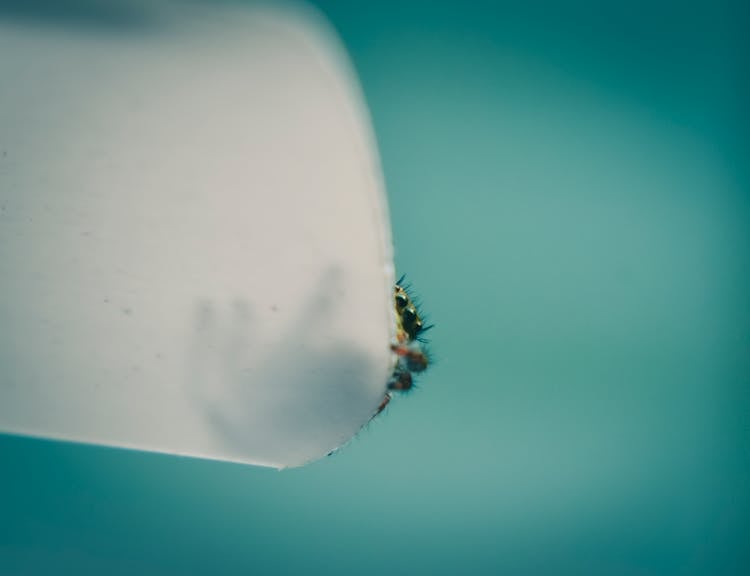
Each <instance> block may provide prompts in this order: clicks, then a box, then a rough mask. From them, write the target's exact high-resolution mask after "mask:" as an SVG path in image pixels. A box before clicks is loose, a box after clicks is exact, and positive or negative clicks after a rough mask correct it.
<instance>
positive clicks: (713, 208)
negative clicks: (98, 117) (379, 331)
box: [0, 0, 750, 575]
mask: <svg viewBox="0 0 750 576" xmlns="http://www.w3.org/2000/svg"><path fill="white" fill-rule="evenodd" d="M318 5H319V6H320V8H321V9H322V11H323V12H324V13H325V14H326V15H327V16H328V17H329V18H330V19H331V21H332V23H333V25H334V26H335V28H336V29H337V30H338V32H339V33H340V34H341V36H342V38H343V41H344V43H345V45H346V46H347V48H348V50H349V51H350V55H351V58H352V60H353V62H354V66H355V68H356V70H357V72H358V74H359V76H360V79H361V82H362V85H363V88H364V92H365V96H366V99H367V102H368V105H369V107H370V110H371V114H372V117H373V122H374V127H375V132H376V134H377V138H378V143H379V147H380V152H381V155H382V163H383V169H384V173H385V178H386V182H387V187H388V193H389V200H390V208H391V212H392V221H393V233H394V239H395V243H396V248H397V258H396V261H397V268H398V270H399V271H400V272H407V273H408V275H409V278H410V280H411V281H412V282H413V284H414V287H415V289H416V291H417V292H418V293H419V295H420V296H421V297H422V300H423V302H424V309H425V311H426V312H427V313H428V314H429V316H430V319H431V320H432V321H434V322H435V323H436V324H437V326H436V328H435V329H434V330H433V332H432V334H431V336H432V340H433V350H434V355H435V358H436V364H435V366H434V367H433V368H432V369H431V370H430V371H429V372H428V373H427V374H425V375H424V377H423V378H422V379H421V380H420V388H419V390H417V391H416V392H415V393H413V394H412V395H410V396H409V397H407V398H403V399H399V401H398V402H394V403H393V404H392V406H391V407H389V409H388V413H387V414H386V415H385V416H384V417H383V418H380V419H378V420H377V421H375V422H374V423H373V424H372V425H371V426H369V427H368V428H367V429H365V430H364V431H363V432H362V433H361V434H360V435H359V436H358V437H357V438H356V439H355V440H354V441H353V442H352V443H351V444H350V445H349V446H348V447H347V448H346V449H344V450H342V451H341V452H339V453H338V454H336V455H334V456H332V457H330V458H327V459H324V460H323V461H320V462H316V463H314V464H312V465H310V466H307V467H305V468H301V469H293V470H287V471H283V472H276V471H273V470H267V469H261V468H252V467H246V466H239V465H233V464H224V463H216V462H206V461H200V460H191V459H180V458H176V457H167V456H162V455H154V454H142V453H136V452H128V451H120V450H109V449H103V448H95V447H87V446H78V445H70V444H64V443H53V442H43V441H38V440H30V439H24V438H17V437H11V436H0V461H1V462H2V464H1V467H0V488H1V490H0V574H99V573H102V574H104V573H106V574H185V573H206V574H208V573H245V574H276V573H278V574H286V573H313V574H317V573H321V574H384V573H386V574H394V575H395V574H422V573H424V574H462V573H470V574H498V573H505V574H514V575H522V574H556V575H557V574H613V575H619V574H623V575H624V574H628V575H629V574H659V575H661V574H717V575H718V574H726V575H730V574H734V575H740V574H747V573H750V482H749V480H750V301H749V299H748V293H749V289H750V274H749V267H748V264H750V242H749V240H750V188H749V185H750V165H749V163H748V158H749V155H748V152H749V151H750V150H749V148H750V146H749V140H748V135H749V130H748V129H749V128H750V114H749V113H748V112H749V110H750V108H749V107H748V104H747V102H750V89H749V88H750V83H749V78H750V76H748V72H749V71H750V66H749V62H748V54H750V50H749V49H748V48H750V47H748V46H747V44H748V39H749V38H750V36H749V35H748V33H747V30H748V29H749V24H750V19H748V10H747V9H746V8H744V3H742V2H729V1H718V2H716V1H714V2H709V1H704V2H692V3H691V2H667V1H657V2H638V1H636V2H634V1H627V2H625V1H616V2H610V3H599V2H583V1H580V0H578V1H573V2H566V3H554V2H515V3H489V2H474V3H470V2H377V3H370V4H363V3H355V2H345V1H325V0H322V1H321V2H319V3H318ZM0 17H5V18H17V19H20V20H29V21H45V22H46V23H49V24H52V25H58V24H60V25H74V26H82V27H103V28H106V27H117V26H121V25H122V26H137V25H138V21H137V18H135V19H134V18H132V17H131V15H128V14H126V13H125V12H122V11H118V10H117V9H113V10H111V11H110V10H109V9H105V8H102V5H101V4H100V3H96V2H86V1H83V0H79V1H77V2H69V3H66V4H65V6H64V8H60V5H59V4H56V3H44V2H30V3H22V2H18V3H2V4H0Z"/></svg>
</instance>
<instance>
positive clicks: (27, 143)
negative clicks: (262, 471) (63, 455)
mask: <svg viewBox="0 0 750 576" xmlns="http://www.w3.org/2000/svg"><path fill="white" fill-rule="evenodd" d="M133 10H136V11H139V12H138V14H139V18H138V19H135V23H134V24H132V25H125V26H124V27H123V28H122V29H116V30H109V29H106V28H105V29H103V30H98V29H96V27H95V26H92V27H91V28H87V27H85V26H83V27H81V26H75V25H69V24H66V23H63V24H59V25H57V24H54V23H52V24H50V23H38V22H20V23H19V22H18V21H8V20H3V19H2V18H0V78H2V82H0V431H5V432H10V433H17V434H26V435H33V436H41V437H47V438H55V439H63V440H74V441H81V442H88V443H95V444H103V445H111V446H121V447H130V448H135V449H141V450H151V451H159V452H167V453H172V454H182V455H190V456H199V457H205V458H215V459H222V460H232V461H239V462H247V463H252V464H259V465H267V466H274V467H286V466H294V465H300V464H303V463H305V462H308V461H310V460H313V459H316V458H319V457H321V456H324V455H325V454H327V453H328V452H330V451H331V450H333V449H335V448H337V447H340V446H341V445H342V444H344V443H345V442H347V441H348V440H349V439H350V438H351V437H352V436H353V435H354V434H356V432H357V431H358V430H359V428H360V427H361V426H362V425H363V424H365V423H366V422H367V421H368V419H369V418H370V416H371V415H372V414H373V412H374V411H375V410H376V408H377V406H378V404H379V403H380V402H381V400H382V399H383V395H384V393H385V387H386V381H387V378H388V376H389V372H390V370H391V369H392V358H391V353H390V350H389V343H390V341H391V338H392V330H393V318H392V310H391V303H390V297H391V289H392V285H393V265H392V250H391V240H390V230H389V221H388V214H387V207H386V201H385V196H384V192H383V186H382V179H381V172H380V167H379V164H378V158H377V153H376V148H375V145H374V139H373V137H372V133H371V128H370V125H369V120H368V116H367V114H366V110H365V107H364V106H363V102H362V97H361V95H360V92H359V90H358V86H357V83H356V80H355V78H354V76H353V75H352V73H351V72H350V67H349V65H348V63H347V60H346V57H345V55H344V54H343V51H342V50H341V48H340V45H339V43H338V41H337V40H336V39H335V37H334V35H333V34H332V33H331V31H330V30H329V28H328V27H327V25H326V23H325V22H324V21H323V20H322V19H321V17H320V16H318V15H317V14H316V13H313V12H311V11H310V10H308V9H306V8H299V7H298V8H292V7H290V6H285V7H278V6H277V7H273V6H267V5H266V6H260V7H259V6H243V5H233V4H218V5H217V4H207V5H202V4H200V5H199V4H194V3H178V4H175V5H172V4H170V3H163V2H156V3H151V4H143V5H138V4H133Z"/></svg>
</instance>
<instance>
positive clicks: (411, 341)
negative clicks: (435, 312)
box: [372, 276, 432, 418]
mask: <svg viewBox="0 0 750 576" xmlns="http://www.w3.org/2000/svg"><path fill="white" fill-rule="evenodd" d="M404 278H405V276H401V278H399V279H398V281H397V282H396V285H395V286H394V288H393V308H394V311H395V312H396V342H394V343H393V344H391V351H393V353H394V354H395V355H396V366H395V367H394V369H393V374H392V375H391V377H390V379H389V380H388V384H387V388H388V391H387V392H386V393H385V396H384V397H383V400H382V401H381V402H380V405H379V406H378V408H377V409H376V410H375V413H374V414H373V415H372V418H375V417H376V416H377V415H378V414H380V413H381V412H382V411H383V410H385V407H386V406H388V403H389V402H390V401H391V398H392V397H393V396H392V394H391V392H392V391H397V392H408V391H409V390H411V389H412V387H413V386H414V378H413V374H414V373H417V372H423V371H424V370H426V369H427V366H428V365H429V363H430V357H429V354H428V353H427V350H426V344H427V341H426V340H425V339H424V338H423V337H422V336H421V334H423V333H424V332H426V331H427V330H429V329H430V328H432V325H429V326H425V325H424V322H423V320H422V317H421V315H420V313H419V306H418V304H415V302H414V300H413V299H412V297H411V296H410V294H409V287H408V286H404V283H403V282H404Z"/></svg>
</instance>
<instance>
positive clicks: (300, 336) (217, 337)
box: [188, 271, 385, 467]
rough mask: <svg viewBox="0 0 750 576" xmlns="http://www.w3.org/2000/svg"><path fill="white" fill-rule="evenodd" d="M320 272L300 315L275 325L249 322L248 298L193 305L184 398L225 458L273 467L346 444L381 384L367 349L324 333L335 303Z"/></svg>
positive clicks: (329, 278)
mask: <svg viewBox="0 0 750 576" xmlns="http://www.w3.org/2000/svg"><path fill="white" fill-rule="evenodd" d="M332 285H335V286H342V275H341V274H340V273H338V272H337V271H331V272H328V273H327V274H325V275H324V277H322V278H321V279H320V281H319V282H318V286H317V288H316V290H315V291H314V293H313V296H312V297H311V299H310V301H309V302H307V303H306V305H305V306H304V307H303V309H302V312H301V314H300V315H299V317H298V318H296V319H295V320H294V321H292V322H291V323H290V324H288V325H287V326H284V327H282V329H283V330H285V333H283V334H282V335H281V337H280V338H278V337H275V336H276V335H275V334H274V331H275V330H277V329H278V326H277V325H276V324H274V325H273V326H268V325H260V324H259V323H257V322H255V323H254V322H253V318H254V316H255V315H254V313H253V309H252V307H251V305H250V304H249V303H248V302H246V301H244V300H236V301H234V302H232V303H231V304H230V305H229V306H228V307H224V306H220V305H218V304H214V303H211V302H209V301H205V300H204V301H202V302H199V303H197V304H196V307H195V314H194V320H193V326H192V333H191V338H190V347H189V351H188V353H189V358H188V366H190V375H189V377H188V385H189V388H190V389H189V395H190V397H191V398H193V399H194V401H195V403H196V406H197V407H198V408H199V409H200V410H202V411H203V412H204V413H205V416H206V418H207V421H208V423H209V424H210V426H211V428H212V430H213V431H214V432H215V433H216V434H217V435H218V436H219V440H220V441H221V442H222V443H223V444H224V445H227V446H228V449H229V450H230V451H231V457H234V458H237V459H242V460H246V461H252V462H256V463H259V464H270V465H274V466H278V467H284V466H293V465H299V464H303V463H305V462H307V461H309V460H312V459H315V458H318V457H321V456H323V455H325V454H327V453H328V452H330V451H331V450H333V449H335V448H338V447H339V446H341V445H342V444H344V443H345V442H346V441H348V440H349V439H350V438H351V437H352V436H353V435H354V434H356V432H357V431H358V430H359V429H360V428H361V427H362V425H363V424H364V423H366V422H367V420H368V419H369V417H370V416H371V415H372V413H373V411H374V410H375V408H376V407H377V405H378V403H379V402H380V400H381V399H382V395H383V391H384V390H385V381H383V391H380V392H378V391H373V386H372V381H373V378H378V371H377V370H376V369H375V367H374V366H373V365H372V362H371V360H370V356H369V355H368V354H367V353H366V351H364V350H361V349H357V348H356V347H354V346H352V345H351V344H349V343H347V342H346V341H343V340H342V339H341V338H338V339H336V338H332V337H331V331H330V325H331V320H332V318H334V317H335V316H336V315H337V314H340V313H341V312H342V311H341V309H340V308H341V304H340V303H339V300H338V299H336V298H334V297H333V296H332V295H331V290H330V286H332Z"/></svg>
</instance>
